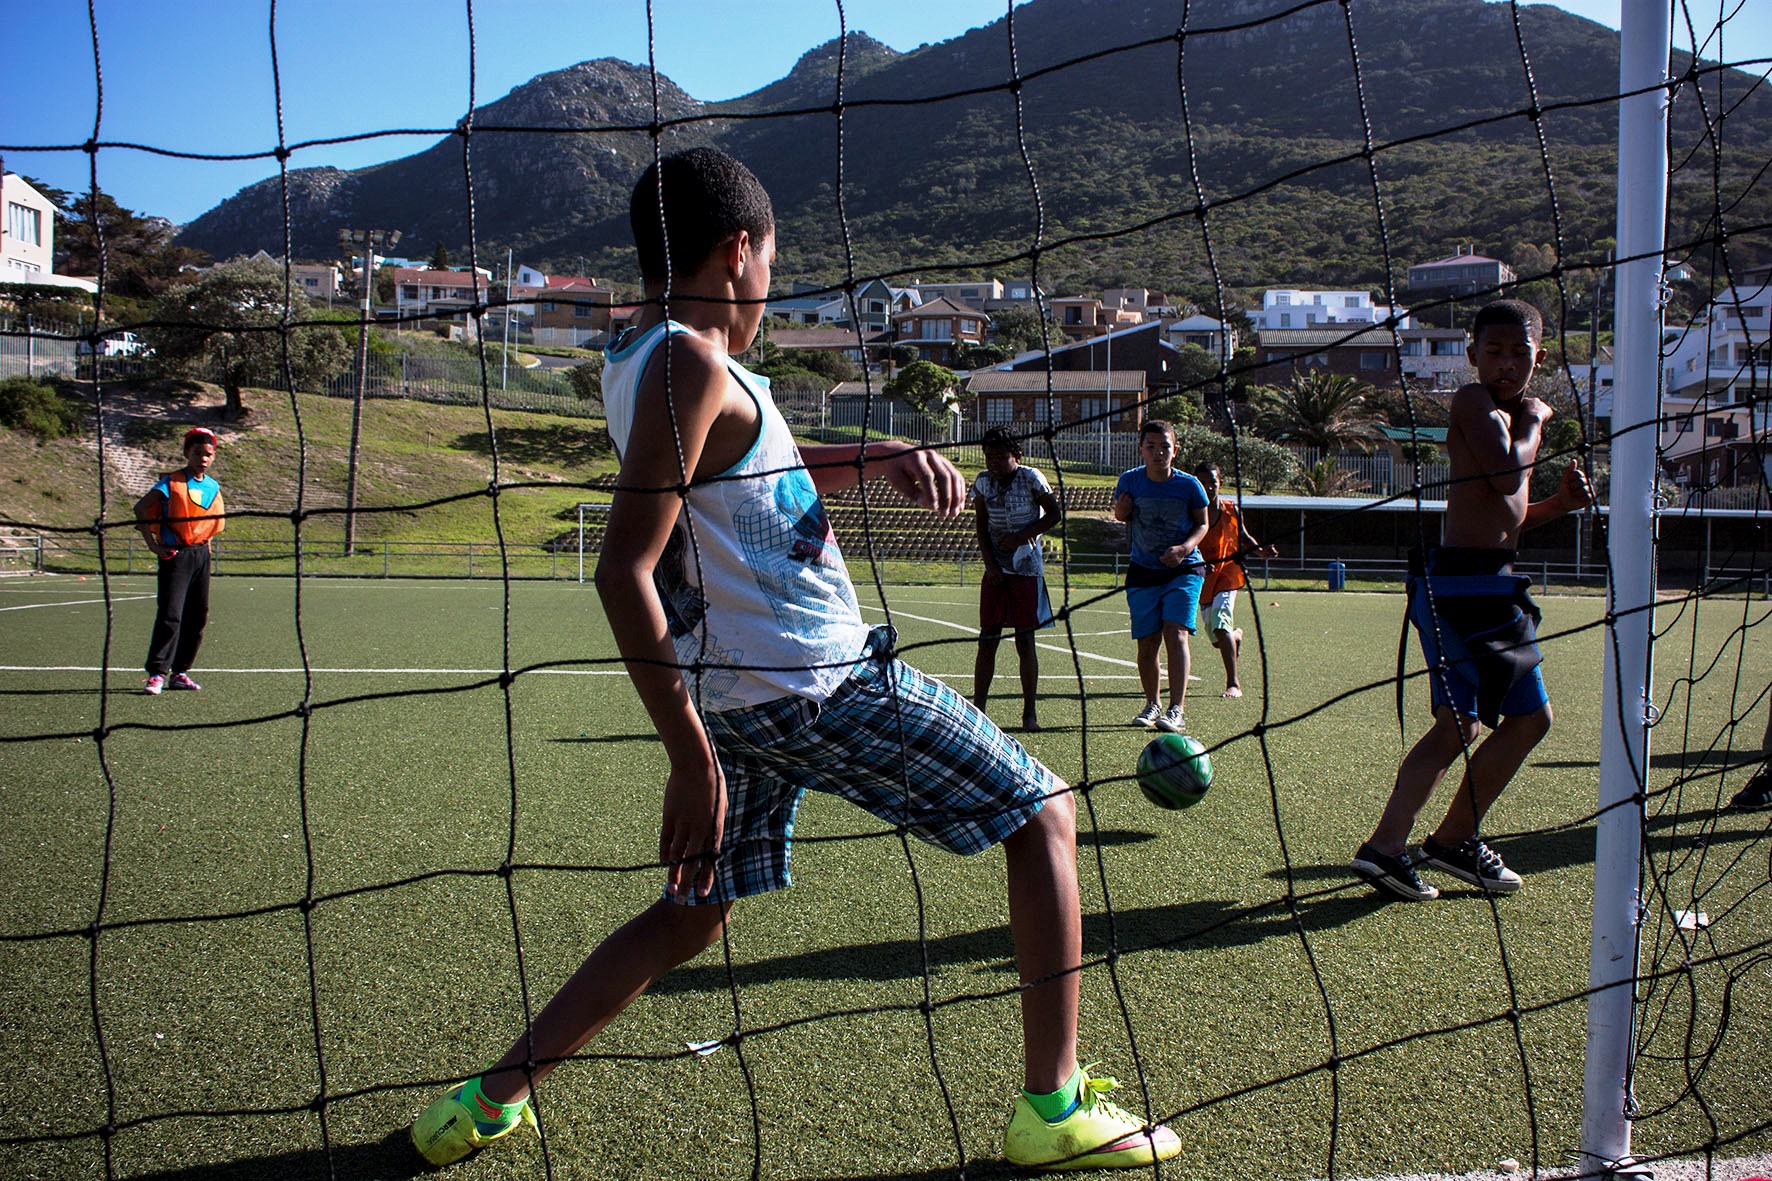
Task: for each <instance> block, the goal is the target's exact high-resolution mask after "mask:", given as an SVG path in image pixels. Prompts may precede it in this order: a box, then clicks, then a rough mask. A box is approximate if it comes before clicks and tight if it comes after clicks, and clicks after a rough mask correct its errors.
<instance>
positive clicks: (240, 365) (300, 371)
mask: <svg viewBox="0 0 1772 1181" xmlns="http://www.w3.org/2000/svg"><path fill="white" fill-rule="evenodd" d="M289 298H290V301H291V302H290V303H289V304H288V306H287V308H285V304H284V299H285V292H284V284H283V268H282V267H280V266H277V265H276V264H275V263H271V262H268V261H264V260H260V261H257V262H254V261H251V260H241V261H236V262H227V263H221V264H219V265H217V266H214V267H211V268H210V269H209V270H207V271H205V272H203V273H202V274H201V275H199V276H198V278H197V280H196V281H195V282H193V283H189V284H186V285H184V286H182V287H175V288H173V289H172V290H171V291H168V292H167V293H166V294H165V295H164V296H162V297H161V299H160V300H159V301H158V302H157V303H156V304H155V306H154V319H155V320H158V321H161V323H159V324H157V325H154V326H152V327H149V328H145V329H144V330H143V333H144V335H145V336H146V337H147V339H148V343H150V344H151V345H153V347H154V351H155V354H156V355H157V356H158V357H159V358H160V359H161V361H162V362H164V363H165V364H166V365H167V366H168V367H169V368H171V369H173V370H174V371H180V370H182V371H184V372H186V373H190V374H192V375H207V374H208V373H209V372H211V371H212V367H213V371H219V377H220V382H221V385H222V388H223V389H224V390H225V391H226V393H227V408H226V411H225V414H226V416H227V417H228V419H230V420H233V421H237V420H239V419H241V418H244V417H245V416H246V413H247V408H246V404H245V400H244V398H243V397H242V394H241V391H242V390H243V389H244V388H245V387H247V386H270V387H277V386H281V385H282V384H283V381H284V377H283V373H284V369H283V364H284V349H283V341H284V339H285V336H287V339H288V342H289V350H288V364H289V368H290V371H291V372H292V373H293V375H294V379H295V382H296V385H297V386H298V387H305V388H311V387H312V386H313V385H314V384H317V383H318V382H320V381H323V380H325V379H326V378H327V377H330V376H332V375H333V374H335V373H337V372H339V371H340V370H342V369H343V368H344V366H345V364H346V362H347V361H348V360H349V359H350V356H351V346H350V344H349V343H347V342H346V340H345V338H344V336H343V335H342V334H341V333H340V332H339V330H338V329H337V328H334V327H332V326H330V325H313V326H307V327H296V328H292V329H290V331H289V332H288V333H287V334H285V333H283V332H281V331H279V328H280V326H281V325H282V324H284V323H285V322H294V321H298V320H304V319H313V318H316V317H315V315H314V313H311V312H310V310H309V307H308V301H307V299H305V298H304V297H303V296H302V295H301V294H299V293H296V294H295V295H293V296H291V297H289ZM286 311H287V321H286V317H285V312H286Z"/></svg>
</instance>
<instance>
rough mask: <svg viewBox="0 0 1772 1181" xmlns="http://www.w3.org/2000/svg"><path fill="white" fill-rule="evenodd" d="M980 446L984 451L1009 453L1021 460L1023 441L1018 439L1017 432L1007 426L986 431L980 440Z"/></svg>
mask: <svg viewBox="0 0 1772 1181" xmlns="http://www.w3.org/2000/svg"><path fill="white" fill-rule="evenodd" d="M978 445H979V447H980V448H982V449H986V450H992V449H994V450H997V451H1007V452H1008V453H1009V454H1011V455H1013V456H1015V458H1017V459H1020V458H1021V440H1020V439H1018V438H1016V437H1015V432H1014V431H1012V430H1010V429H1009V428H1008V427H1006V426H994V427H992V428H991V429H990V430H988V431H986V432H985V433H984V436H983V437H982V438H980V439H979V440H978Z"/></svg>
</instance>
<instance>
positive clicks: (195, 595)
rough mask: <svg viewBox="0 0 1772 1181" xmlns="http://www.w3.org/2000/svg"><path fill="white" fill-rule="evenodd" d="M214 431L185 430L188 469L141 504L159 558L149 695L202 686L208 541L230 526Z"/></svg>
mask: <svg viewBox="0 0 1772 1181" xmlns="http://www.w3.org/2000/svg"><path fill="white" fill-rule="evenodd" d="M215 445H216V438H215V432H214V431H212V430H209V429H207V428H206V427H200V426H196V427H192V428H191V429H190V430H188V431H186V432H185V466H184V467H183V468H182V469H180V470H179V471H176V472H167V473H166V474H165V475H163V476H161V477H160V479H159V480H158V481H156V482H155V484H154V486H153V487H152V488H150V489H148V492H147V495H145V496H143V497H142V498H141V499H140V500H138V501H136V502H135V527H136V528H137V529H139V530H140V531H141V535H142V537H143V538H144V539H145V540H146V541H147V543H148V548H149V549H150V550H152V551H153V552H154V556H155V557H157V558H159V559H160V579H159V581H160V586H159V601H158V603H157V604H156V606H155V610H154V635H153V638H152V639H151V640H149V641H148V660H147V665H146V668H147V673H148V679H147V681H146V682H144V683H143V685H142V692H143V693H146V694H147V695H148V696H150V697H157V696H159V695H160V692H161V690H163V689H191V690H196V689H201V688H202V686H201V685H199V684H198V683H197V682H196V681H193V680H192V679H191V665H192V664H193V663H194V662H195V661H196V659H197V648H198V646H199V645H201V644H202V643H203V625H204V624H206V623H207V622H209V542H210V540H211V539H212V538H213V537H215V535H216V534H218V533H220V532H221V531H222V529H223V527H224V526H226V524H227V517H226V516H225V513H226V509H225V508H224V507H223V504H222V493H221V485H220V484H219V483H217V482H216V479H215V477H214V476H212V475H210V474H209V468H210V465H211V464H213V463H214V462H215Z"/></svg>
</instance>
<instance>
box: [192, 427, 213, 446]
mask: <svg viewBox="0 0 1772 1181" xmlns="http://www.w3.org/2000/svg"><path fill="white" fill-rule="evenodd" d="M198 441H201V442H205V443H216V444H219V443H220V440H219V439H217V438H216V437H215V432H214V431H212V430H210V429H209V428H208V427H206V426H194V427H192V428H191V429H190V430H188V431H186V432H185V446H186V447H189V446H190V445H191V444H192V443H195V442H198Z"/></svg>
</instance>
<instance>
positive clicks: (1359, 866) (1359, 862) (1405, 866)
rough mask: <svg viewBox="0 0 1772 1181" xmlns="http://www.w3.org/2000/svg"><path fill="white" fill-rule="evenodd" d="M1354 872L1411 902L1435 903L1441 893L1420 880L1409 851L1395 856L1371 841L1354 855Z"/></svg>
mask: <svg viewBox="0 0 1772 1181" xmlns="http://www.w3.org/2000/svg"><path fill="white" fill-rule="evenodd" d="M1352 866H1353V871H1354V872H1355V873H1357V874H1359V875H1360V876H1361V877H1362V878H1365V879H1366V881H1367V883H1368V884H1370V885H1371V886H1373V887H1374V888H1376V889H1379V890H1389V891H1390V892H1391V893H1392V894H1395V895H1396V896H1397V897H1399V898H1407V899H1408V900H1409V901H1411V902H1432V901H1433V900H1434V899H1435V898H1438V897H1439V896H1440V892H1439V891H1438V890H1436V889H1434V887H1432V886H1430V885H1428V884H1427V883H1426V882H1424V881H1422V880H1421V875H1420V874H1418V873H1416V872H1415V867H1414V866H1413V865H1411V864H1410V863H1409V853H1408V851H1407V850H1405V851H1404V852H1403V854H1402V856H1400V857H1392V856H1391V855H1390V854H1388V853H1380V852H1379V851H1378V850H1377V849H1374V848H1373V847H1372V846H1371V845H1370V844H1366V845H1361V846H1360V851H1359V852H1358V853H1355V854H1354V859H1353V862H1352Z"/></svg>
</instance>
